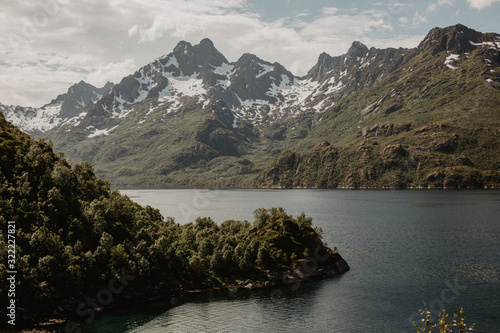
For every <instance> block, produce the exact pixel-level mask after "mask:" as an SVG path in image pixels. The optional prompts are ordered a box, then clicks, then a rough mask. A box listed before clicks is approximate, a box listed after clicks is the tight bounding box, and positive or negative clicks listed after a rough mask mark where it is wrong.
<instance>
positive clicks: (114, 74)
mask: <svg viewBox="0 0 500 333" xmlns="http://www.w3.org/2000/svg"><path fill="white" fill-rule="evenodd" d="M137 69H139V67H138V66H137V64H136V63H135V61H134V60H133V59H125V60H124V61H122V62H118V63H109V64H107V65H105V66H101V67H99V68H97V69H96V70H95V71H93V72H92V73H90V74H89V75H88V76H87V79H86V81H87V82H88V83H90V84H93V85H95V86H97V87H101V86H104V85H105V84H106V82H108V81H112V82H114V83H119V82H120V80H121V79H122V78H124V77H125V76H127V75H129V74H132V73H134V72H135V71H136V70H137Z"/></svg>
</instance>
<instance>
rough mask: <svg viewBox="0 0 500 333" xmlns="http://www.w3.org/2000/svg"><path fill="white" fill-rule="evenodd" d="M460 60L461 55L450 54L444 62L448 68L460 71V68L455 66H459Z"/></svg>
mask: <svg viewBox="0 0 500 333" xmlns="http://www.w3.org/2000/svg"><path fill="white" fill-rule="evenodd" d="M458 60H460V55H458V54H450V55H449V56H448V57H446V60H445V61H444V65H445V66H446V67H448V68H449V69H458V66H455V65H454V64H457V62H458Z"/></svg>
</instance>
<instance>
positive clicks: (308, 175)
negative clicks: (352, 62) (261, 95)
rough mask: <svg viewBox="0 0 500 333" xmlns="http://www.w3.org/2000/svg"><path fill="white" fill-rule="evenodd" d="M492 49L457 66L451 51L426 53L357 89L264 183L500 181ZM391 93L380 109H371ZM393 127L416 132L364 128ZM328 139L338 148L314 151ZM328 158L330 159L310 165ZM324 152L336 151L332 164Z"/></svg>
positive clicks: (499, 118) (499, 119)
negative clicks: (488, 59) (449, 62)
mask: <svg viewBox="0 0 500 333" xmlns="http://www.w3.org/2000/svg"><path fill="white" fill-rule="evenodd" d="M484 52H485V50H484V49H477V50H476V51H474V52H472V53H471V54H470V55H469V57H468V59H467V60H464V61H463V62H461V64H460V68H459V69H457V70H451V69H449V68H447V67H446V66H444V65H443V63H444V60H445V59H446V57H447V53H446V52H442V53H441V54H438V55H435V56H432V55H430V54H428V53H423V54H420V55H418V56H417V57H416V58H415V59H413V61H412V62H410V63H409V64H408V66H406V67H405V68H403V69H401V70H399V71H397V72H395V73H394V74H393V75H391V76H390V77H388V78H386V79H385V80H383V81H381V82H379V83H378V84H376V85H375V86H374V87H372V88H370V89H365V90H362V91H359V92H356V93H354V94H352V95H351V96H349V97H347V98H346V99H344V100H342V101H341V102H340V103H338V104H337V105H335V106H334V107H332V108H331V109H330V110H328V112H327V113H326V115H325V116H324V118H323V120H322V121H321V122H320V123H318V125H317V126H316V127H315V128H313V129H312V130H311V132H310V134H309V136H308V137H307V138H306V139H305V140H304V141H302V142H299V143H298V144H297V145H295V146H294V147H293V150H296V151H302V152H304V151H305V152H306V153H301V154H298V155H297V156H296V157H295V159H296V160H297V161H295V162H294V163H293V164H291V163H290V161H289V160H290V153H287V154H283V155H281V156H280V157H279V158H278V159H277V160H275V163H274V164H273V165H272V166H271V167H270V168H268V170H267V171H266V173H264V174H262V175H261V177H260V179H259V180H258V181H257V183H258V184H265V185H267V186H312V187H318V186H319V187H324V186H327V187H337V186H341V187H407V186H424V187H427V186H430V187H433V186H438V187H441V186H448V187H481V186H483V185H485V186H498V183H499V177H498V174H499V173H498V170H499V168H500V151H499V150H500V139H499V136H498V131H499V128H500V110H499V108H498V105H500V93H499V84H498V77H496V76H498V74H496V73H497V72H498V68H490V67H488V66H487V64H486V63H484V61H483V60H482V59H484V54H483V53H484ZM491 70H493V71H494V72H491ZM486 79H493V80H494V81H493V82H492V83H490V82H487V81H486ZM495 80H496V81H495ZM383 96H385V98H384V99H383V100H382V101H381V102H380V104H379V105H378V107H375V106H373V107H372V108H367V106H369V105H372V104H373V103H375V102H376V101H378V100H381V97H383ZM369 110H371V111H369ZM368 111H369V112H368ZM391 124H392V125H393V126H394V127H396V125H398V124H405V125H406V126H409V130H402V131H401V132H398V131H393V133H389V135H387V134H384V133H383V132H384V131H379V133H375V132H372V133H371V134H368V135H365V136H363V135H362V130H363V129H367V130H370V129H374V128H375V126H377V125H378V126H379V127H383V125H386V126H387V125H391ZM380 132H382V133H380ZM325 140H327V141H329V142H330V143H331V144H332V147H328V148H325V147H326V146H325V145H323V146H318V147H316V148H315V149H313V150H310V151H308V149H311V147H313V146H315V145H317V144H319V143H320V142H322V141H325ZM398 145H401V146H398ZM333 148H335V149H333ZM325 149H326V150H325ZM332 151H335V154H333V153H332ZM320 155H321V156H323V157H322V158H323V162H324V163H319V164H318V165H317V166H311V165H309V164H308V163H307V161H308V160H311V159H318V158H320ZM324 156H330V157H329V158H330V159H331V161H329V162H328V163H327V162H325V160H324ZM280 159H281V160H280ZM287 160H288V162H287V163H288V165H289V167H288V168H289V169H288V171H286V172H285V173H283V172H284V169H283V168H284V166H283V165H280V166H279V167H278V166H277V165H278V164H280V163H281V164H283V161H287ZM328 164H330V165H328ZM278 169H280V170H278ZM285 169H286V168H285ZM318 169H324V170H322V171H321V172H322V173H324V172H325V171H327V173H329V177H328V179H329V180H325V179H323V178H322V177H320V176H318V177H319V178H315V177H314V176H312V175H313V174H318V172H319V171H318ZM292 170H293V172H292ZM328 170H329V172H328ZM280 173H282V175H281V176H279V175H280ZM301 179H302V180H301ZM304 179H308V180H307V181H303V180H304Z"/></svg>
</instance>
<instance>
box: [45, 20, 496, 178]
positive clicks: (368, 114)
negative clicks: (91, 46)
mask: <svg viewBox="0 0 500 333" xmlns="http://www.w3.org/2000/svg"><path fill="white" fill-rule="evenodd" d="M499 47H500V36H499V35H498V34H495V33H480V32H477V31H475V30H473V29H469V28H467V27H465V26H463V25H455V26H451V27H447V28H435V29H432V30H431V31H430V32H429V34H428V35H427V36H426V38H425V39H424V40H423V41H422V42H421V43H420V45H419V46H418V47H416V48H412V49H403V48H399V49H395V48H388V49H377V48H373V47H372V48H368V47H367V46H365V45H363V44H362V43H360V42H357V41H355V42H353V44H352V46H351V47H350V48H349V50H348V52H347V53H346V54H344V55H341V56H330V55H328V54H326V53H322V54H320V55H319V58H318V62H317V64H316V65H315V66H313V68H311V70H310V71H309V72H308V73H307V74H306V75H305V76H303V77H297V76H295V75H293V74H292V73H291V72H289V71H288V70H287V69H286V68H284V67H283V66H282V65H280V64H279V63H276V62H275V63H271V62H268V61H265V60H262V59H260V58H258V57H257V56H255V55H252V54H243V55H242V56H241V57H240V58H239V59H238V60H237V61H236V62H229V61H228V60H227V59H226V58H225V57H224V56H223V55H222V54H221V53H220V52H219V51H218V50H217V49H216V48H215V46H214V44H213V43H212V42H211V41H210V40H209V39H204V40H202V41H201V42H200V43H199V44H198V45H194V46H193V45H191V44H190V43H188V42H185V41H181V42H180V43H178V45H177V46H176V47H175V48H174V50H173V52H171V53H169V54H166V55H164V56H162V57H160V58H158V59H156V60H154V61H153V62H151V63H149V64H147V65H146V66H143V67H142V68H140V69H139V70H138V71H136V72H135V73H133V74H131V75H129V76H127V77H125V78H123V79H122V80H121V81H120V83H118V84H117V85H115V86H114V87H113V88H112V89H111V90H109V92H108V93H106V94H104V95H103V96H102V98H100V99H98V100H94V101H92V102H90V103H89V104H87V106H86V107H85V108H84V109H83V110H82V111H81V113H80V114H79V116H78V118H71V119H74V121H69V120H68V121H66V122H60V123H58V124H57V126H54V127H52V128H51V129H50V130H49V131H46V132H45V133H43V136H44V137H46V138H48V139H50V140H52V141H53V142H54V145H55V147H56V149H57V150H61V151H63V152H65V153H66V154H67V155H68V156H69V157H71V158H72V159H73V160H76V161H80V160H88V161H90V162H91V163H92V164H93V165H95V168H96V173H97V174H98V175H99V176H101V177H104V178H106V179H109V180H110V181H111V182H112V183H113V184H114V185H120V186H127V185H130V186H160V187H164V186H167V187H200V186H202V187H205V186H208V187H211V186H215V187H226V186H240V187H249V186H257V187H261V186H265V187H355V188H358V187H443V186H444V187H483V186H498V184H499V183H500V181H499V177H498V170H499V166H500V161H499V157H498V156H500V154H498V148H497V147H499V146H500V145H498V143H499V142H498V139H497V137H498V135H496V133H497V131H498V128H499V127H498V125H499V119H500V117H499V110H498V107H497V106H498V105H500V104H499V95H500V94H499V88H500V76H499V74H498V73H499V71H500V69H499V63H500V58H499V57H500V56H499V52H498V51H499ZM325 141H327V143H325ZM318 145H319V146H318ZM391 147H392V148H391ZM334 152H335V153H334ZM291 155H293V156H295V157H294V158H292V159H290V158H288V157H290V156H291ZM325 156H328V159H329V160H328V161H327V160H324V159H323V158H326V157H325ZM292 160H293V163H292ZM308 160H317V162H315V163H316V164H315V165H309V164H308V162H307V161H308ZM283 161H287V162H286V163H284V164H283V163H281V162H283ZM325 165H329V167H328V168H326V170H325ZM304 170H308V171H307V172H305V173H304V172H303V171H304ZM325 172H326V173H327V174H328V175H325ZM321 175H324V176H321ZM322 177H327V180H325V179H323V178H322ZM305 179H307V181H306V180H305Z"/></svg>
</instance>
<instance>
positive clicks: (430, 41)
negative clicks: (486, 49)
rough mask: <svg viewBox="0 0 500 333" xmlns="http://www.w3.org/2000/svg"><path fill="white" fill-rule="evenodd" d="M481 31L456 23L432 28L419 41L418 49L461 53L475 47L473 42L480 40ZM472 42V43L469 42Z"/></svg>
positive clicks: (434, 52) (433, 52)
mask: <svg viewBox="0 0 500 333" xmlns="http://www.w3.org/2000/svg"><path fill="white" fill-rule="evenodd" d="M482 36H483V34H482V33H480V32H478V31H475V30H473V29H470V28H467V27H466V26H464V25H461V24H457V25H454V26H452V27H448V28H445V29H441V28H434V29H432V30H431V31H430V32H429V33H428V34H427V36H426V37H425V39H424V40H423V41H422V42H421V43H420V45H419V46H418V49H419V50H420V51H425V50H431V52H432V54H436V53H439V52H442V51H450V52H451V53H457V54H463V53H466V52H470V51H472V50H474V49H475V48H476V46H475V45H473V43H478V42H480V41H481V37H482ZM471 42H472V43H471Z"/></svg>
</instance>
